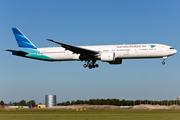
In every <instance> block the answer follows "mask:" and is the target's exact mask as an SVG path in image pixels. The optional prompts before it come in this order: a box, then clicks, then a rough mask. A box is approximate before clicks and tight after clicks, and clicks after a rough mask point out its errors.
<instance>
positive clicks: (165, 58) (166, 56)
mask: <svg viewBox="0 0 180 120" xmlns="http://www.w3.org/2000/svg"><path fill="white" fill-rule="evenodd" d="M165 59H167V56H166V57H163V62H162V64H163V65H165Z"/></svg>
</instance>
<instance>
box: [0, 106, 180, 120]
mask: <svg viewBox="0 0 180 120" xmlns="http://www.w3.org/2000/svg"><path fill="white" fill-rule="evenodd" d="M120 119H121V120H180V109H170V110H152V111H149V110H135V109H115V110H107V109H87V110H86V111H76V110H74V109H69V110H63V109H52V110H51V109H21V110H18V109H16V110H12V109H9V111H6V109H0V120H120Z"/></svg>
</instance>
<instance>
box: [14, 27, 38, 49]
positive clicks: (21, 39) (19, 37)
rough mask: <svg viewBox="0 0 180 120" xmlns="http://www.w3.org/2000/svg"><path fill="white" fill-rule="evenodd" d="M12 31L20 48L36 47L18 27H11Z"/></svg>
mask: <svg viewBox="0 0 180 120" xmlns="http://www.w3.org/2000/svg"><path fill="white" fill-rule="evenodd" d="M12 31H13V33H14V36H15V38H16V41H17V44H18V46H19V47H20V49H23V48H30V49H37V48H36V46H35V45H34V44H33V43H32V42H31V41H30V40H29V39H28V38H27V37H26V36H25V35H24V34H23V33H22V32H21V31H20V30H19V29H18V28H12Z"/></svg>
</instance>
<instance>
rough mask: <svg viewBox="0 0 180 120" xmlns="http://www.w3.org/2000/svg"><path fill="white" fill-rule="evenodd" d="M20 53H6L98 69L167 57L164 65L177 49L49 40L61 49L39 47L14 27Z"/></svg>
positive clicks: (158, 45) (144, 45) (161, 46)
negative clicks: (105, 65) (107, 64)
mask: <svg viewBox="0 0 180 120" xmlns="http://www.w3.org/2000/svg"><path fill="white" fill-rule="evenodd" d="M12 30H13V33H14V36H15V38H16V41H17V43H18V46H19V49H20V50H10V49H6V50H5V51H9V52H12V54H13V55H16V56H21V57H27V58H32V59H37V60H45V61H73V60H74V61H85V63H86V64H84V65H83V67H85V68H86V67H88V68H90V69H92V68H95V67H98V66H99V65H98V64H96V61H97V60H101V61H103V62H108V63H109V64H122V59H139V58H163V62H162V64H163V65H164V64H165V62H164V61H165V59H166V58H167V57H168V56H171V55H174V54H176V53H177V50H175V49H174V48H173V47H171V46H168V45H163V44H128V45H125V44H124V45H98V46H73V45H68V44H65V43H61V42H57V41H54V40H52V39H47V40H48V41H51V42H54V43H56V44H59V45H61V47H50V48H49V47H48V48H37V47H36V46H35V45H34V44H33V43H32V42H31V41H30V40H29V39H28V38H27V37H26V36H25V35H24V34H23V33H22V32H21V31H20V30H19V29H18V28H12Z"/></svg>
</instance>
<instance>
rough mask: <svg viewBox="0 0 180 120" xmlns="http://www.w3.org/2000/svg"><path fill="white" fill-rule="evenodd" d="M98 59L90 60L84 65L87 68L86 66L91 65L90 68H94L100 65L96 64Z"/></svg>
mask: <svg viewBox="0 0 180 120" xmlns="http://www.w3.org/2000/svg"><path fill="white" fill-rule="evenodd" d="M95 63H96V61H95V60H93V61H92V62H90V61H88V62H87V64H84V65H83V67H84V68H86V67H89V69H92V68H95V67H99V65H98V64H95Z"/></svg>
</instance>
